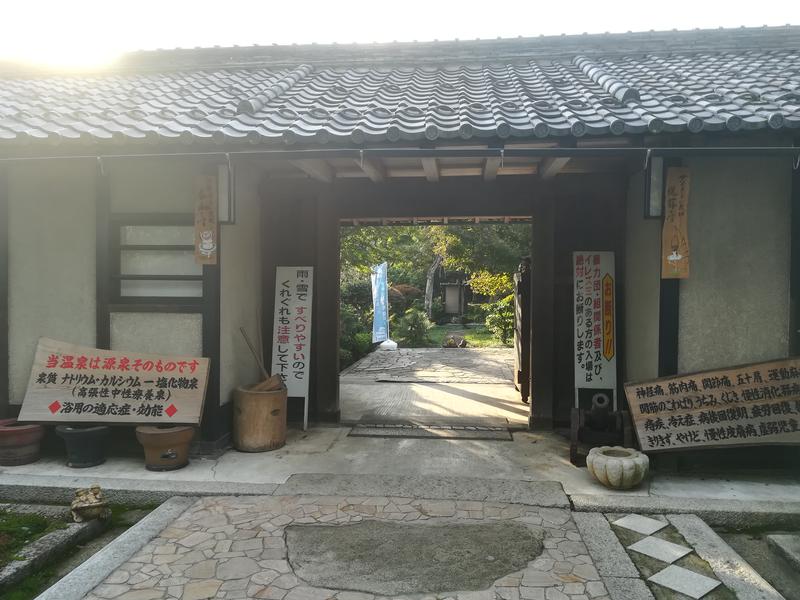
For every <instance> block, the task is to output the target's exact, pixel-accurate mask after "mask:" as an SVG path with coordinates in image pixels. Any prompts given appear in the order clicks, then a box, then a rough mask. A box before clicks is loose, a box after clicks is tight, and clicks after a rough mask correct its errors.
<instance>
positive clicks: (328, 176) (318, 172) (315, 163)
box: [289, 158, 336, 183]
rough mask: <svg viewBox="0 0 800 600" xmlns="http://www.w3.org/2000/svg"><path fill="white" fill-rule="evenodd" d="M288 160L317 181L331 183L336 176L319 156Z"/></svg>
mask: <svg viewBox="0 0 800 600" xmlns="http://www.w3.org/2000/svg"><path fill="white" fill-rule="evenodd" d="M289 162H291V163H292V165H294V166H295V167H297V168H298V169H300V170H301V171H303V172H304V173H305V174H306V175H308V176H309V177H311V179H316V180H317V181H322V182H324V183H331V182H332V181H333V179H334V178H335V177H336V173H335V172H334V170H333V168H332V167H331V166H330V165H329V164H328V163H327V162H325V161H324V160H322V159H319V158H309V159H304V160H292V161H289Z"/></svg>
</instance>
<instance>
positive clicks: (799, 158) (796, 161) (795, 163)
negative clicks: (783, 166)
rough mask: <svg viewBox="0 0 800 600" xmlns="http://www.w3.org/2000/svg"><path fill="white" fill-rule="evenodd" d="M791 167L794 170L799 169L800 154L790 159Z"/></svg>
mask: <svg viewBox="0 0 800 600" xmlns="http://www.w3.org/2000/svg"><path fill="white" fill-rule="evenodd" d="M792 169H793V170H795V171H797V169H800V154H798V155H797V156H795V157H794V159H792Z"/></svg>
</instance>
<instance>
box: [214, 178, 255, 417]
mask: <svg viewBox="0 0 800 600" xmlns="http://www.w3.org/2000/svg"><path fill="white" fill-rule="evenodd" d="M259 181H260V172H259V170H258V168H257V167H255V166H254V165H246V164H245V165H241V166H237V168H236V179H235V183H234V185H235V201H236V219H235V223H232V224H229V225H222V226H221V234H220V243H221V252H220V258H221V271H220V277H221V285H220V288H221V289H220V403H221V404H225V403H227V402H229V401H230V399H231V395H232V393H233V390H235V389H236V387H237V386H239V385H246V384H249V383H255V382H256V381H259V379H260V378H261V377H260V372H259V369H258V367H257V366H256V364H255V360H254V359H253V356H252V354H251V353H250V350H249V349H248V348H247V344H246V343H245V341H244V338H243V337H242V334H241V332H240V331H239V328H240V327H244V328H245V330H246V331H247V333H248V335H249V336H250V339H251V341H252V342H253V345H254V346H255V347H256V348H259V347H261V344H260V341H261V338H260V326H261V323H262V319H261V268H262V267H261V203H260V198H259V194H258V185H259Z"/></svg>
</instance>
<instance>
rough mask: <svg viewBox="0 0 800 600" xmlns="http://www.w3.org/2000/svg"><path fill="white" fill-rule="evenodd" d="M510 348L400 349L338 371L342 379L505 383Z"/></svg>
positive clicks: (511, 354) (510, 361) (510, 364)
mask: <svg viewBox="0 0 800 600" xmlns="http://www.w3.org/2000/svg"><path fill="white" fill-rule="evenodd" d="M513 375H514V349H513V348H401V349H399V350H396V351H393V352H387V351H376V352H372V353H370V354H368V355H367V356H365V357H364V358H362V359H361V360H360V361H358V362H357V363H355V364H353V365H351V366H350V367H348V368H347V369H345V370H344V371H342V373H341V377H342V379H343V380H364V379H367V380H371V381H396V382H404V383H425V382H436V383H484V384H488V383H509V382H512V381H513Z"/></svg>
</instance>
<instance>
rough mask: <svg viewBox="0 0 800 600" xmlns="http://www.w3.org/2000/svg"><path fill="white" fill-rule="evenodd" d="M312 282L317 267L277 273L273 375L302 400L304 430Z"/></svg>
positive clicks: (306, 418)
mask: <svg viewBox="0 0 800 600" xmlns="http://www.w3.org/2000/svg"><path fill="white" fill-rule="evenodd" d="M313 279H314V267H277V268H276V270H275V318H274V320H273V323H274V327H273V335H272V373H273V374H274V375H280V376H281V378H282V379H283V381H284V383H285V384H286V389H287V391H288V394H289V397H290V398H303V400H304V409H303V429H305V428H306V427H307V426H308V382H309V367H310V364H311V300H312V298H313Z"/></svg>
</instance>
